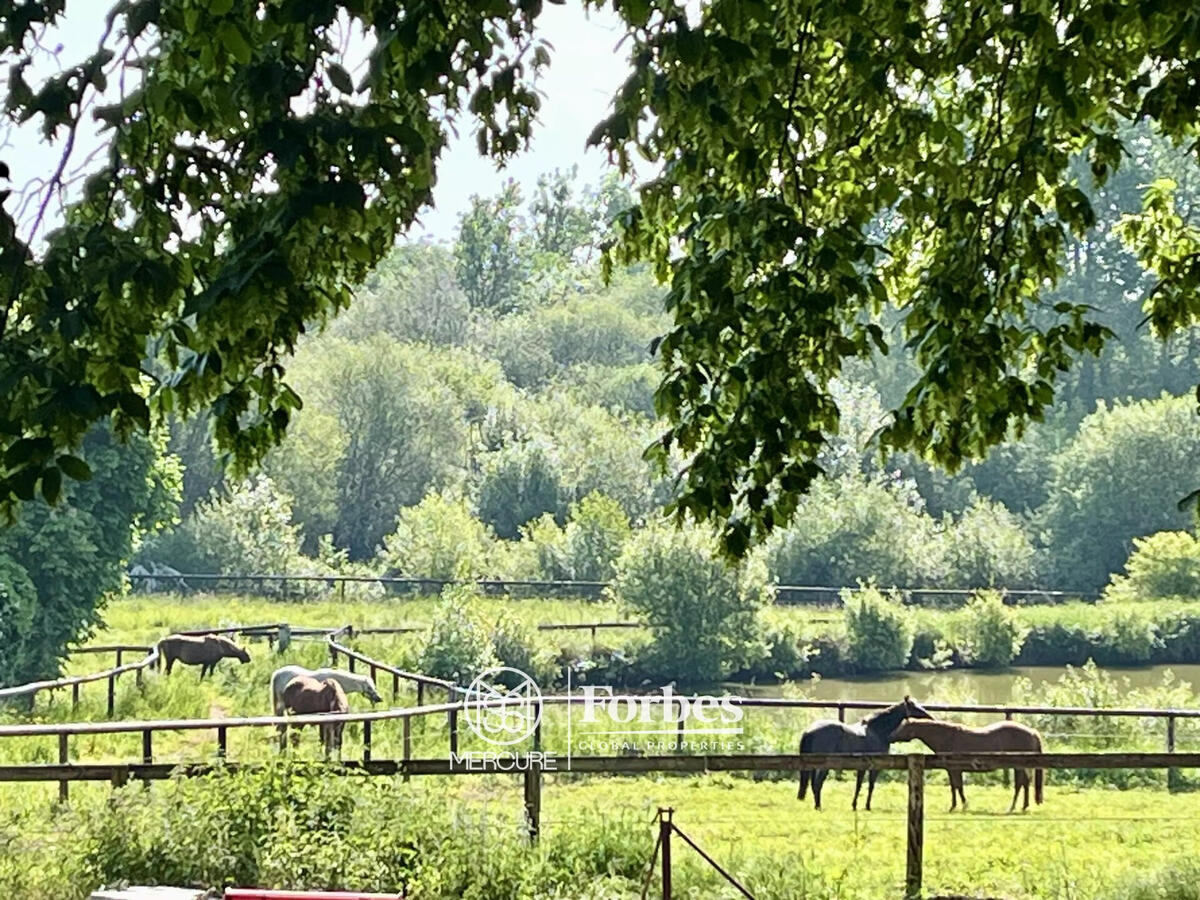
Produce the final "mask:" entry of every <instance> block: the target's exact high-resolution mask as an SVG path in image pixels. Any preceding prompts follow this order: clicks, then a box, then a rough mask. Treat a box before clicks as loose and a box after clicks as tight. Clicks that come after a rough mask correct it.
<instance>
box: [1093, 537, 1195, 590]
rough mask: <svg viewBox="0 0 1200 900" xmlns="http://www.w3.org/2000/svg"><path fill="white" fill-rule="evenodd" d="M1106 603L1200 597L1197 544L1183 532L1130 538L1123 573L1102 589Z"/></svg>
mask: <svg viewBox="0 0 1200 900" xmlns="http://www.w3.org/2000/svg"><path fill="white" fill-rule="evenodd" d="M1104 597H1105V599H1107V600H1149V599H1153V598H1159V597H1181V598H1186V599H1189V600H1194V599H1196V598H1197V597H1200V541H1198V540H1197V539H1196V536H1195V535H1192V534H1188V533H1187V532H1186V531H1160V532H1158V533H1157V534H1152V535H1150V536H1149V537H1145V538H1134V539H1133V552H1132V553H1130V554H1129V559H1128V560H1127V561H1126V563H1125V574H1123V575H1119V574H1118V575H1114V576H1113V578H1112V581H1111V582H1110V583H1109V585H1108V587H1106V588H1105V589H1104Z"/></svg>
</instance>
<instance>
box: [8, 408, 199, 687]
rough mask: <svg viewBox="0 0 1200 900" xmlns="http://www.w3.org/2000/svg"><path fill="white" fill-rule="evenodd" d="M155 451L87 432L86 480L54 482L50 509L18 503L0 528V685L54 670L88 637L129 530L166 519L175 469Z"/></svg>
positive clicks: (124, 557) (126, 547) (127, 549)
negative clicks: (58, 495)
mask: <svg viewBox="0 0 1200 900" xmlns="http://www.w3.org/2000/svg"><path fill="white" fill-rule="evenodd" d="M160 444H161V442H160ZM161 449H162V448H161V446H160V445H156V443H155V442H152V441H150V440H148V439H145V438H138V439H135V440H132V441H130V442H129V443H128V444H123V443H121V442H120V441H118V440H117V439H116V437H115V436H114V435H113V434H112V432H111V431H109V430H108V429H105V428H97V429H96V430H95V431H93V432H91V433H89V434H88V435H87V437H86V438H85V439H84V442H83V448H82V450H81V457H82V459H81V463H82V464H84V465H86V466H87V468H88V470H89V471H90V473H91V477H90V478H89V479H88V480H86V481H79V482H68V483H67V484H66V485H64V488H63V497H62V499H61V501H60V502H59V503H58V504H57V505H56V506H50V505H49V504H47V503H46V502H45V501H43V500H40V499H39V500H35V501H29V502H27V503H25V504H23V505H22V507H21V509H20V517H19V519H18V520H17V522H16V523H15V524H14V525H11V526H9V527H8V528H5V529H0V632H2V636H3V637H4V639H5V643H4V653H3V662H2V663H0V683H16V684H20V683H22V682H27V681H36V680H39V679H43V678H53V677H55V676H57V674H58V672H59V667H60V665H61V662H62V660H63V658H64V657H65V655H66V652H67V647H68V645H69V644H71V643H73V642H78V641H82V640H84V639H86V638H87V637H88V636H89V635H91V633H92V631H93V629H94V628H95V627H96V625H97V623H98V622H99V619H100V613H101V610H102V608H103V605H104V601H105V600H106V599H107V597H108V596H109V595H111V594H113V593H115V592H116V591H118V590H120V589H121V587H122V586H123V583H124V576H123V572H124V566H125V564H126V563H127V562H128V560H129V558H130V556H131V555H132V553H133V551H134V547H135V539H136V538H137V536H138V534H139V533H140V532H142V531H150V530H152V529H154V528H156V527H158V526H159V525H160V524H163V523H165V522H166V521H167V520H168V519H169V518H170V517H171V516H172V515H174V513H175V509H176V503H177V502H178V492H179V472H178V470H177V469H176V468H175V467H174V466H173V465H172V460H170V459H166V458H162V457H160V456H159V453H160V452H161Z"/></svg>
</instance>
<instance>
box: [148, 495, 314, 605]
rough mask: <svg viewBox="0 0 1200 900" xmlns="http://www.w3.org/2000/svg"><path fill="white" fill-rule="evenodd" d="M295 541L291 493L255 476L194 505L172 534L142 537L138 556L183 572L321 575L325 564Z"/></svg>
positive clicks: (296, 532)
mask: <svg viewBox="0 0 1200 900" xmlns="http://www.w3.org/2000/svg"><path fill="white" fill-rule="evenodd" d="M301 541H302V537H301V534H300V526H299V525H297V524H295V523H293V521H292V500H291V497H289V496H288V495H287V494H286V493H285V492H283V491H282V490H280V489H279V488H278V487H277V486H276V484H275V482H273V481H272V480H271V479H270V478H269V477H267V476H266V475H261V474H260V475H256V476H254V477H252V478H251V479H249V480H248V481H245V482H243V483H242V484H239V485H236V486H234V487H233V488H231V489H230V491H229V493H228V494H227V495H226V496H224V497H215V498H212V499H210V500H207V501H205V502H203V503H199V504H197V505H196V509H195V510H194V512H193V513H192V515H191V516H190V517H189V518H188V519H187V520H185V521H184V522H183V524H182V525H180V526H179V527H178V528H176V529H175V530H174V531H173V532H170V533H167V534H163V535H157V536H155V537H152V538H150V539H148V540H147V541H146V543H145V544H144V545H143V547H142V549H141V550H140V551H139V553H138V559H139V560H140V561H144V562H148V563H152V564H163V565H167V566H170V567H172V568H174V569H176V570H177V571H181V572H189V573H191V572H198V573H213V574H222V575H244V574H267V575H274V574H327V573H328V572H329V571H330V568H329V566H328V565H327V564H325V563H324V562H322V561H320V560H317V559H313V558H312V557H308V556H305V555H304V554H303V553H302V552H301V550H300V545H301ZM265 588H266V589H267V590H271V589H273V588H272V586H271V585H266V586H265Z"/></svg>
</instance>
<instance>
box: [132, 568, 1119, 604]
mask: <svg viewBox="0 0 1200 900" xmlns="http://www.w3.org/2000/svg"><path fill="white" fill-rule="evenodd" d="M127 577H128V578H129V580H130V581H131V582H132V583H133V584H134V585H139V586H142V587H144V588H145V589H147V590H153V591H160V590H161V591H167V590H176V591H180V592H182V593H195V592H200V591H205V590H208V591H212V590H216V589H218V588H220V587H221V586H225V587H227V588H229V589H236V588H238V587H242V588H253V589H257V590H259V591H265V590H266V588H267V587H271V588H273V589H275V590H276V591H277V592H279V593H283V594H286V593H288V590H287V589H288V587H289V586H293V585H294V586H297V587H300V586H303V585H319V586H324V587H326V588H329V589H330V590H333V589H335V588H336V589H340V590H343V591H344V586H345V585H347V584H363V585H376V586H378V587H379V588H381V589H383V590H385V591H389V592H392V593H418V592H421V591H441V590H442V589H443V588H446V587H449V586H452V585H460V584H469V585H475V586H477V587H478V588H479V589H480V590H481V591H483V592H484V593H486V594H506V595H511V596H522V595H524V596H532V597H551V596H559V595H563V594H566V595H571V596H581V595H582V596H589V597H600V596H602V595H603V593H604V591H605V589H606V588H608V586H609V583H608V582H606V581H560V580H541V581H539V580H528V579H498V578H481V579H455V578H423V577H414V576H407V575H396V576H382V575H379V576H377V575H311V574H297V575H218V574H212V573H191V574H186V573H169V574H161V573H150V572H130V573H128V574H127ZM992 589H993V588H929V587H898V588H896V590H897V591H898V592H899V593H900V594H901V595H902V596H903V597H904V598H905V599H906V601H907V602H910V603H914V604H920V605H929V606H937V605H960V604H961V603H962V602H965V601H966V600H967V599H968V598H969V597H971V596H972V595H974V594H975V593H977V592H978V591H980V590H992ZM994 589H995V590H998V591H1001V592H1003V593H1004V596H1005V600H1006V602H1008V603H1010V604H1055V603H1065V602H1067V601H1070V600H1087V601H1094V600H1098V599H1099V598H1100V594H1099V592H1097V591H1073V590H1059V589H1053V590H1050V589H1046V590H1043V589H1040V588H1003V587H1000V588H994ZM860 590H863V588H862V587H860V586H857V585H856V586H845V587H834V586H821V585H792V584H781V585H776V586H775V599H776V602H778V603H781V604H791V605H806V604H807V605H817V606H828V605H831V604H836V603H838V602H840V599H841V596H842V594H844V593H847V592H848V593H851V594H854V593H857V592H859V591H860Z"/></svg>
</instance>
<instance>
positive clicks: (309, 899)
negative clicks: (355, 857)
mask: <svg viewBox="0 0 1200 900" xmlns="http://www.w3.org/2000/svg"><path fill="white" fill-rule="evenodd" d="M225 900H403V898H402V895H400V894H360V893H356V892H355V891H268V890H264V889H263V888H225Z"/></svg>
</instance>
